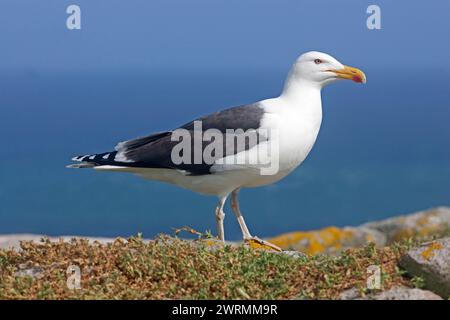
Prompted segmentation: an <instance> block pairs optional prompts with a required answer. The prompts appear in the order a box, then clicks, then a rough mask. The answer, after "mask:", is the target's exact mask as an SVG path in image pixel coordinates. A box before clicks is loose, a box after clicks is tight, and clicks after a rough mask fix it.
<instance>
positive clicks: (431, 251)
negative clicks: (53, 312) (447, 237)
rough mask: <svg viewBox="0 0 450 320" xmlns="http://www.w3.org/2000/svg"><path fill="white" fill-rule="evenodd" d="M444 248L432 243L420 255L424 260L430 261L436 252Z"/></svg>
mask: <svg viewBox="0 0 450 320" xmlns="http://www.w3.org/2000/svg"><path fill="white" fill-rule="evenodd" d="M442 249H444V246H443V245H442V244H440V243H438V242H432V243H431V244H429V245H428V246H427V247H426V249H425V250H424V251H422V253H421V254H420V255H421V256H422V257H423V258H424V259H425V260H428V261H429V260H430V259H431V258H433V257H434V255H435V254H436V253H435V251H436V250H442Z"/></svg>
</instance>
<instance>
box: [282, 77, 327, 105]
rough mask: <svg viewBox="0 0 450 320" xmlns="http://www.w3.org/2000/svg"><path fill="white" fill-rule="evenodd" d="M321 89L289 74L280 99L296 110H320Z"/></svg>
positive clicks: (310, 82)
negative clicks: (296, 108)
mask: <svg viewBox="0 0 450 320" xmlns="http://www.w3.org/2000/svg"><path fill="white" fill-rule="evenodd" d="M321 89H322V85H321V84H320V83H317V82H312V81H308V80H304V79H301V78H297V77H295V75H293V74H289V76H288V78H287V79H286V83H285V85H284V88H283V92H282V93H281V95H280V98H282V99H284V100H285V101H287V102H288V103H289V104H292V105H294V106H296V107H298V108H317V107H319V108H320V109H321V107H322V104H321Z"/></svg>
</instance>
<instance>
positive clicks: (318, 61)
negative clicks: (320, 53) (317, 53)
mask: <svg viewBox="0 0 450 320" xmlns="http://www.w3.org/2000/svg"><path fill="white" fill-rule="evenodd" d="M314 63H315V64H321V63H322V60H320V59H315V60H314Z"/></svg>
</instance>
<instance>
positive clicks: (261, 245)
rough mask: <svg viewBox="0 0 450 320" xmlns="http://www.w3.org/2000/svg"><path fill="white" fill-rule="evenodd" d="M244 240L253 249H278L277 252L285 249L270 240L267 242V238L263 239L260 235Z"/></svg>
mask: <svg viewBox="0 0 450 320" xmlns="http://www.w3.org/2000/svg"><path fill="white" fill-rule="evenodd" d="M244 242H245V244H247V245H248V246H249V247H250V248H252V249H262V250H268V251H277V252H281V251H283V250H281V248H280V247H278V246H276V245H274V244H272V243H270V242H267V241H265V240H262V239H260V238H258V237H252V238H248V239H244Z"/></svg>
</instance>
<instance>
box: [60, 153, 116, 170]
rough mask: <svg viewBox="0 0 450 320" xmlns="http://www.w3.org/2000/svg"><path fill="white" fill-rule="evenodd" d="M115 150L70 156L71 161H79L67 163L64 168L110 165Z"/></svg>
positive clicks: (113, 161) (112, 161)
mask: <svg viewBox="0 0 450 320" xmlns="http://www.w3.org/2000/svg"><path fill="white" fill-rule="evenodd" d="M116 154H117V151H112V152H104V153H99V154H86V155H82V156H76V157H73V158H72V161H76V162H80V163H75V164H70V165H67V166H66V168H94V167H97V166H103V165H111V164H113V163H115V160H114V159H115V156H116Z"/></svg>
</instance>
